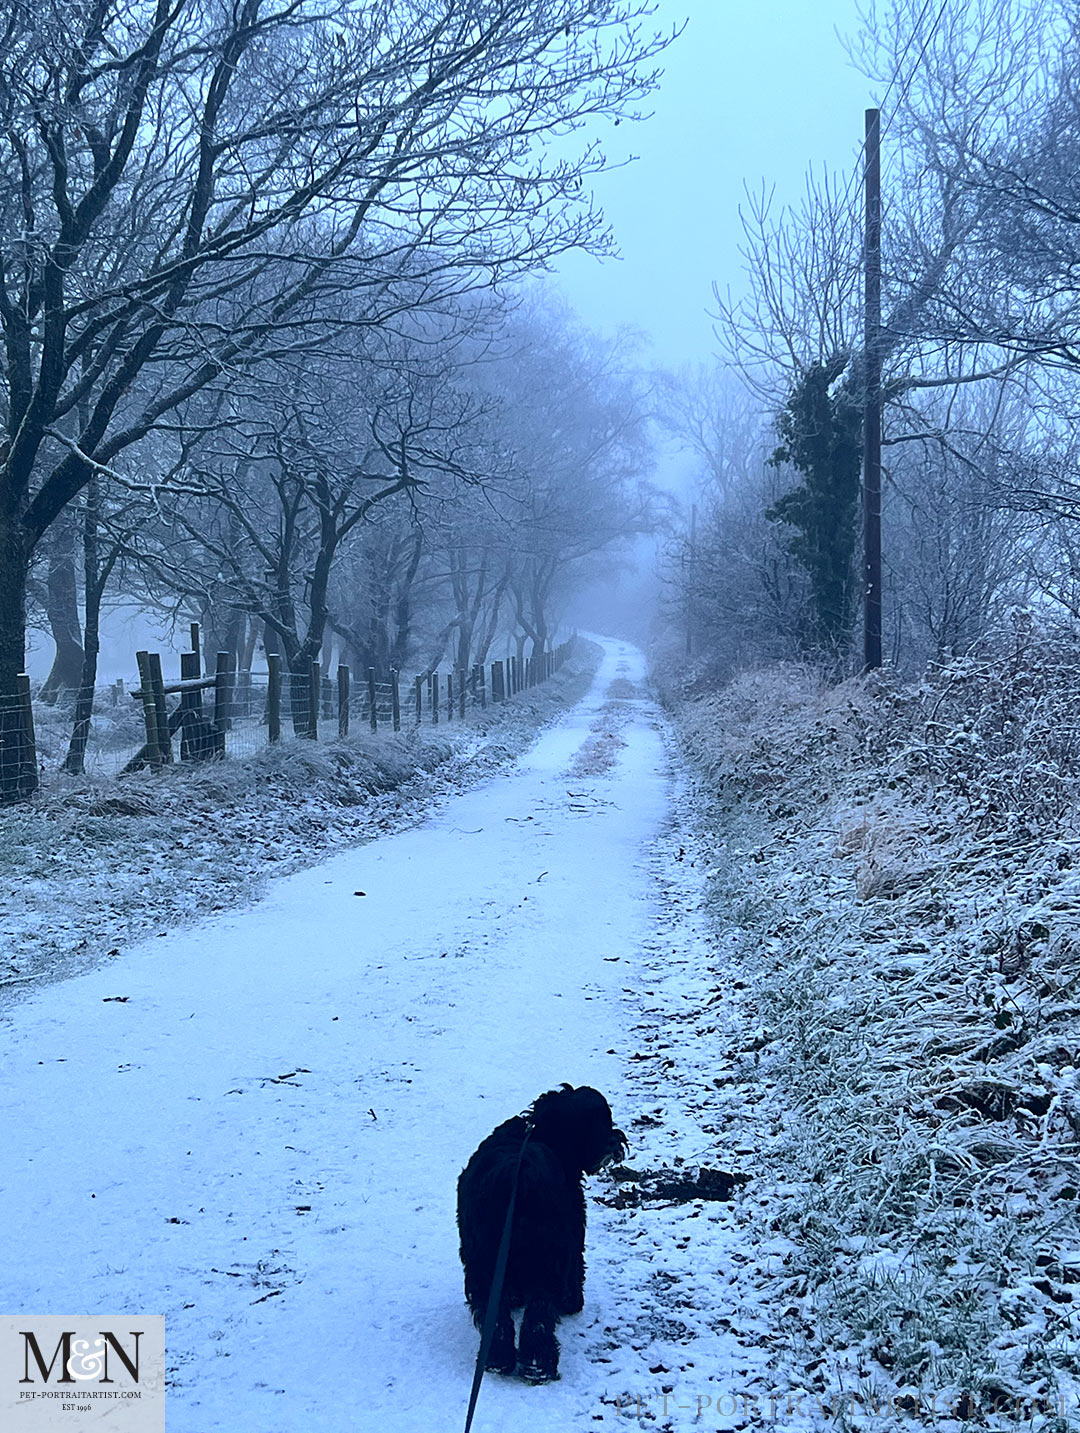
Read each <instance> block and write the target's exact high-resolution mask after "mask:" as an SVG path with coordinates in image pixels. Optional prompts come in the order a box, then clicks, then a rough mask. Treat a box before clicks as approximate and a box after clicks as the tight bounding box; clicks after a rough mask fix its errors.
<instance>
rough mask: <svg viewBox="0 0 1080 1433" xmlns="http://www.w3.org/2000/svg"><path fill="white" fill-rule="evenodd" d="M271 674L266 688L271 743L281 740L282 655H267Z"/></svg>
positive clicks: (267, 664)
mask: <svg viewBox="0 0 1080 1433" xmlns="http://www.w3.org/2000/svg"><path fill="white" fill-rule="evenodd" d="M266 669H267V672H268V674H269V676H268V681H267V687H266V725H267V728H268V735H269V738H270V740H271V741H280V740H281V654H280V653H278V652H268V653H267V654H266Z"/></svg>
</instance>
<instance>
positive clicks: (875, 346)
mask: <svg viewBox="0 0 1080 1433" xmlns="http://www.w3.org/2000/svg"><path fill="white" fill-rule="evenodd" d="M863 159H864V174H865V184H866V231H865V233H866V239H865V253H864V256H863V260H864V266H865V290H864V292H865V304H866V310H865V311H866V320H865V337H864V346H863V347H864V361H865V368H866V393H865V399H864V408H863V664H864V666H865V669H866V670H867V671H868V672H869V671H872V670H873V669H874V668H875V667H880V666H881V111H880V110H877V109H868V110H867V111H866V147H865V149H864V152H863Z"/></svg>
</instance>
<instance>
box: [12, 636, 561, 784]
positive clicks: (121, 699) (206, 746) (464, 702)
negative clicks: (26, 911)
mask: <svg viewBox="0 0 1080 1433" xmlns="http://www.w3.org/2000/svg"><path fill="white" fill-rule="evenodd" d="M197 636H198V634H197V630H196V629H195V628H193V630H192V638H193V642H195V643H196V646H197ZM571 645H572V644H571V643H570V642H564V643H563V644H561V645H560V646H558V647H555V648H552V649H551V650H549V651H544V652H538V653H537V654H536V655H535V656H533V657H529V658H526V657H507V658H505V659H504V660H502V661H497V662H490V663H487V664H479V663H478V664H476V665H474V666H472V667H470V668H467V669H461V668H459V669H455V670H452V671H449V672H446V671H440V670H434V671H431V670H429V671H427V672H423V673H421V674H419V675H418V676H415V677H414V678H412V679H411V680H404V679H402V678H401V677H400V675H399V674H398V673H397V672H396V671H391V672H390V673H389V674H388V675H384V676H380V675H379V674H378V673H377V672H376V671H375V669H374V668H368V669H367V670H366V671H365V672H361V673H358V674H357V673H354V672H353V671H352V670H351V669H350V668H349V667H348V666H346V665H344V664H342V665H339V666H338V667H337V668H336V670H335V672H334V673H333V675H331V673H330V672H329V671H328V670H326V669H324V668H323V667H322V666H321V665H320V664H319V663H318V662H305V663H297V664H295V666H294V667H292V668H290V667H288V666H286V665H285V664H284V662H283V661H282V660H281V658H280V657H274V656H271V657H270V658H269V659H268V662H267V667H266V669H265V670H264V671H257V670H256V671H237V670H236V669H235V665H234V663H233V661H232V659H231V657H230V656H229V655H228V654H226V653H219V654H218V656H217V659H216V664H215V667H214V670H213V672H207V673H203V672H202V670H201V658H200V656H199V653H198V651H197V650H193V651H191V652H184V653H181V656H180V672H179V676H178V677H172V676H170V677H169V678H168V679H167V678H166V675H165V673H164V670H163V667H162V661H161V656H160V654H159V653H156V652H138V653H137V654H136V666H137V669H138V678H137V680H135V681H123V680H120V681H115V682H112V683H110V684H109V685H108V686H104V687H99V688H97V689H96V691H94V692H93V694H91V693H89V692H88V691H86V692H83V693H76V694H71V695H70V699H68V700H60V701H56V702H54V703H46V702H43V701H40V700H34V699H33V697H32V694H31V688H30V680H29V678H28V677H26V676H22V677H20V678H19V679H18V684H17V689H16V691H14V692H10V693H7V694H4V693H0V802H4V803H10V802H12V801H18V800H24V799H26V798H27V797H29V796H31V795H33V793H34V791H35V790H36V789H37V786H38V783H39V777H40V774H41V772H42V771H55V770H60V769H66V770H68V771H71V772H74V773H78V772H83V771H85V772H86V773H88V774H90V775H96V776H117V775H122V774H124V773H126V772H131V771H137V770H140V769H144V768H149V769H151V770H155V771H156V770H160V769H162V768H163V767H165V766H169V765H171V764H173V763H174V762H177V761H179V762H199V761H215V760H222V759H225V758H244V757H252V756H254V755H256V754H257V753H258V752H259V751H260V750H262V749H263V748H264V747H266V746H268V745H272V744H274V743H276V742H279V741H282V740H288V739H290V738H293V737H298V738H301V739H304V740H309V741H317V742H330V741H337V740H341V739H342V738H345V737H347V736H349V735H351V734H355V733H357V732H372V733H378V732H396V731H401V730H408V729H410V728H415V727H418V726H421V725H431V726H438V725H440V724H446V723H451V724H452V723H458V722H462V721H465V720H468V719H469V718H470V717H472V716H473V715H474V714H475V713H476V712H478V711H483V710H484V709H486V708H487V707H488V706H489V705H498V704H500V703H505V702H509V701H512V700H513V699H514V698H515V697H516V696H517V695H518V694H519V693H520V692H522V691H524V690H526V689H527V688H529V687H533V686H536V685H537V684H538V683H540V682H542V681H545V680H547V678H548V677H550V676H552V675H554V673H555V672H556V671H558V669H559V668H560V667H561V666H562V664H563V662H564V661H565V660H566V657H567V656H568V655H569V651H570V647H571Z"/></svg>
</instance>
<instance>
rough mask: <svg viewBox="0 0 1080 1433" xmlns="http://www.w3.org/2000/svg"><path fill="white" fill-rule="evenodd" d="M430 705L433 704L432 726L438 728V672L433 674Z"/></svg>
mask: <svg viewBox="0 0 1080 1433" xmlns="http://www.w3.org/2000/svg"><path fill="white" fill-rule="evenodd" d="M430 704H431V725H432V726H438V725H439V674H438V672H432V674H431V698H430Z"/></svg>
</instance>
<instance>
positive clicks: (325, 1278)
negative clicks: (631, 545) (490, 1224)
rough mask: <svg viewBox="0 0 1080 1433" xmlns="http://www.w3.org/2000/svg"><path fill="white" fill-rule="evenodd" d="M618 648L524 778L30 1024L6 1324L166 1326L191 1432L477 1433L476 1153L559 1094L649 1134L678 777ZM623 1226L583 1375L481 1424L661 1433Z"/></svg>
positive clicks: (368, 849) (311, 876)
mask: <svg viewBox="0 0 1080 1433" xmlns="http://www.w3.org/2000/svg"><path fill="white" fill-rule="evenodd" d="M605 646H606V651H605V657H604V661H603V663H602V665H601V668H600V670H599V673H598V676H597V679H596V681H595V683H594V685H593V688H592V690H591V691H590V693H589V695H588V696H587V697H586V698H585V700H584V701H583V702H581V703H580V704H579V705H578V706H577V707H575V708H574V709H573V710H572V711H571V712H569V713H568V714H567V715H566V717H565V718H564V719H563V720H561V721H560V722H559V723H558V724H557V725H555V726H554V727H552V728H550V729H548V731H547V732H546V733H545V734H544V735H543V736H542V737H541V738H540V740H539V741H538V742H537V743H536V745H535V746H534V747H533V748H532V750H531V751H530V752H529V753H528V754H527V755H526V756H525V757H524V758H523V759H522V760H521V761H520V762H519V763H518V765H517V766H516V767H515V768H514V769H513V770H512V771H510V772H509V773H508V774H506V775H504V776H500V777H498V778H497V779H495V780H492V781H490V782H488V783H487V784H486V785H484V786H482V787H480V788H477V789H475V790H473V791H471V792H468V793H466V794H462V795H459V796H456V797H454V798H452V799H450V800H448V801H446V802H445V803H444V804H443V805H442V806H441V808H440V809H439V810H438V811H437V812H436V813H435V814H433V815H432V816H431V817H430V818H429V819H428V820H426V821H425V822H424V823H423V824H422V825H420V826H418V827H416V828H415V829H413V830H409V831H405V832H403V833H401V834H398V835H395V836H390V837H386V838H384V839H381V840H379V841H376V842H373V843H371V844H369V845H367V846H363V847H360V848H358V849H355V850H352V851H349V852H347V853H345V854H343V855H341V856H338V857H336V858H335V859H333V860H331V861H329V862H327V863H325V864H323V865H320V866H317V867H315V868H313V869H310V870H307V871H304V872H302V873H300V874H297V875H293V876H290V877H288V878H284V879H281V880H279V881H278V882H277V883H276V884H275V885H274V886H273V887H272V889H271V893H270V895H269V897H268V898H267V899H266V900H264V901H263V902H262V903H261V904H260V905H259V906H257V907H256V908H254V909H252V910H248V911H243V912H240V913H237V914H233V915H231V916H225V917H222V918H218V919H215V920H213V921H212V922H208V923H206V924H203V925H200V926H197V927H194V928H189V929H187V930H183V931H180V932H177V933H175V934H165V935H162V936H161V937H160V938H158V939H156V940H152V941H149V942H146V943H144V944H142V945H140V946H138V947H135V948H132V949H130V950H129V951H127V952H125V953H124V954H123V955H122V956H121V957H119V958H117V959H115V960H114V961H112V962H111V963H110V964H109V965H108V966H107V967H105V968H103V969H101V970H99V971H97V972H94V973H92V974H89V975H85V976H81V977H79V978H77V979H73V980H70V981H68V982H66V983H64V984H61V985H58V986H54V987H52V988H49V989H47V990H44V991H42V992H41V993H40V994H38V995H37V996H36V997H35V998H33V999H32V1000H28V1001H27V1002H25V1003H23V1004H22V1005H21V1006H19V1007H18V1008H16V1009H15V1010H13V1011H12V1012H11V1017H10V1020H9V1022H8V1028H7V1029H6V1030H5V1031H4V1045H5V1052H4V1056H3V1067H2V1077H0V1079H2V1085H0V1088H2V1095H0V1101H2V1104H0V1109H2V1115H0V1118H2V1122H3V1128H4V1145H5V1149H4V1157H3V1158H4V1168H5V1170H6V1174H4V1175H0V1182H2V1184H3V1194H2V1198H3V1211H4V1223H5V1228H6V1229H7V1231H8V1232H9V1238H8V1239H7V1240H6V1241H5V1245H4V1248H3V1252H2V1253H0V1312H23V1313H81V1312H89V1311H105V1310H107V1309H108V1310H111V1311H125V1312H127V1311H130V1312H145V1313H162V1312H163V1313H164V1314H165V1317H166V1338H167V1346H168V1362H169V1366H170V1370H171V1393H170V1400H169V1429H170V1433H214V1430H219V1429H220V1430H225V1429H228V1430H233V1433H301V1430H304V1431H305V1433H306V1431H307V1430H327V1433H345V1430H356V1429H360V1430H367V1429H371V1430H375V1429H380V1430H402V1433H405V1430H408V1433H420V1430H433V1433H434V1431H435V1430H442V1429H454V1428H457V1427H459V1426H460V1424H461V1419H462V1417H463V1411H464V1406H465V1402H466V1398H467V1393H468V1387H469V1380H470V1376H471V1367H472V1360H473V1357H474V1354H475V1347H476V1335H475V1333H474V1331H473V1328H472V1325H471V1323H470V1321H469V1318H468V1315H467V1312H466V1310H465V1307H464V1304H463V1300H462V1293H461V1275H460V1266H459V1263H458V1258H457V1249H456V1234H455V1228H454V1189H455V1181H456V1178H457V1174H458V1172H459V1170H460V1168H461V1166H462V1164H463V1163H464V1161H465V1159H466V1158H467V1156H468V1154H469V1153H470V1151H471V1150H472V1149H473V1148H474V1146H475V1145H476V1144H477V1142H478V1141H479V1140H480V1139H481V1138H482V1137H483V1136H484V1135H485V1134H486V1133H487V1132H488V1131H489V1130H490V1129H491V1128H492V1126H493V1125H494V1124H496V1123H497V1122H498V1121H500V1120H502V1119H504V1118H506V1117H507V1116H509V1115H511V1114H513V1113H515V1112H517V1111H518V1110H519V1109H520V1108H521V1107H523V1106H524V1105H525V1104H527V1103H528V1102H529V1101H530V1100H531V1099H532V1098H533V1097H534V1096H535V1095H536V1094H538V1093H539V1092H540V1091H541V1090H544V1089H547V1088H549V1087H551V1086H552V1085H555V1084H557V1083H559V1082H560V1081H562V1080H568V1081H570V1082H572V1083H575V1084H577V1083H589V1084H594V1085H596V1086H597V1087H599V1088H600V1089H602V1090H604V1091H605V1092H606V1093H608V1094H609V1096H610V1098H611V1101H612V1104H613V1106H614V1108H615V1114H616V1118H617V1119H619V1120H621V1121H622V1122H624V1123H625V1124H627V1125H629V1121H628V1120H627V1119H626V1111H625V1110H624V1109H620V1104H619V1096H620V1092H621V1091H622V1090H623V1088H624V1084H625V1081H626V1071H627V1066H626V1060H627V1058H628V1056H629V1055H630V1054H631V1052H632V1051H633V1050H634V1049H635V1048H636V1047H635V1046H634V1045H633V1043H632V1042H633V1040H635V1039H637V1040H640V1038H641V1037H640V1035H637V1036H635V1035H633V1034H632V1033H631V1031H632V1027H633V1025H634V1023H635V1022H637V1021H639V1020H640V1018H641V1004H642V1001H641V995H640V990H639V988H638V984H637V982H638V981H639V980H640V976H641V970H642V966H641V964H640V958H641V952H642V951H643V949H645V948H647V947H650V946H653V947H655V939H654V936H655V931H656V926H657V919H658V912H657V908H656V906H657V888H656V886H655V884H654V882H653V881H652V880H651V879H650V872H649V861H650V854H649V853H650V848H651V846H652V843H654V842H655V840H656V837H657V834H658V832H659V831H660V829H661V827H662V825H663V823H664V822H665V820H666V819H667V817H668V814H669V807H670V801H671V785H672V773H671V770H670V767H669V758H668V754H667V750H666V747H665V743H664V737H663V729H662V728H663V722H662V718H661V717H660V714H659V712H658V710H657V708H656V706H655V705H654V704H653V703H652V702H651V701H650V700H649V699H648V698H647V697H646V696H645V694H644V692H643V691H642V690H641V688H640V687H638V686H637V684H638V683H640V682H641V681H642V680H643V678H644V665H643V661H642V658H641V656H640V654H639V653H638V652H637V651H636V650H635V649H633V648H632V647H629V646H624V645H623V644H620V643H616V642H608V643H606V644H605ZM613 683H614V684H615V685H614V687H613V686H612V684H613ZM630 684H635V685H634V687H633V688H632V687H631V685H630ZM613 699H614V700H613ZM620 743H621V744H620ZM649 993H650V994H651V993H652V992H651V991H650V992H649ZM633 1157H634V1156H633V1151H632V1152H631V1160H633ZM594 1187H595V1186H594ZM606 1213H607V1211H605V1210H598V1211H594V1215H593V1218H592V1226H591V1235H590V1243H589V1266H590V1275H589V1280H588V1284H587V1290H586V1308H585V1312H584V1313H583V1314H582V1315H581V1316H579V1317H578V1318H576V1319H571V1320H567V1321H564V1323H563V1324H562V1325H561V1326H560V1338H561V1341H562V1344H563V1359H562V1374H563V1377H562V1380H561V1381H560V1382H559V1383H556V1384H552V1385H548V1386H545V1387H542V1388H531V1387H527V1386H525V1385H523V1384H521V1383H518V1382H515V1381H513V1380H502V1379H499V1378H497V1377H490V1378H489V1379H488V1380H486V1381H485V1385H484V1389H483V1392H482V1394H481V1400H480V1408H479V1410H478V1415H477V1422H476V1428H477V1433H494V1430H501V1429H506V1430H510V1429H513V1430H514V1433H530V1430H555V1429H558V1430H571V1429H573V1430H577V1429H585V1428H589V1427H605V1426H606V1427H612V1428H614V1427H620V1426H626V1427H629V1426H632V1425H634V1426H636V1424H637V1420H636V1419H627V1418H625V1417H623V1416H622V1415H621V1414H620V1413H619V1411H618V1410H616V1409H613V1408H612V1406H611V1404H610V1402H603V1403H602V1402H601V1401H600V1398H599V1393H598V1384H597V1377H596V1375H597V1373H598V1371H599V1370H598V1367H597V1365H598V1362H601V1363H604V1362H606V1363H610V1362H611V1361H612V1352H611V1351H612V1348H613V1344H617V1342H618V1340H617V1338H616V1339H615V1340H614V1341H613V1340H612V1337H611V1329H612V1328H613V1327H616V1326H618V1325H619V1323H620V1321H624V1319H625V1314H623V1315H621V1316H620V1314H619V1312H618V1309H617V1307H616V1306H617V1304H618V1300H619V1292H620V1287H621V1286H622V1285H623V1284H624V1283H625V1282H626V1279H627V1277H628V1275H627V1274H626V1272H625V1261H626V1260H627V1258H628V1255H629V1251H628V1250H627V1249H625V1248H620V1247H618V1243H617V1241H616V1240H615V1239H614V1238H613V1237H611V1235H610V1234H606V1233H605V1223H604V1218H603V1216H604V1215H605V1214H606ZM11 1231H17V1232H16V1237H15V1238H11V1237H10V1234H11ZM609 1382H610V1380H609ZM609 1392H610V1390H609Z"/></svg>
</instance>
